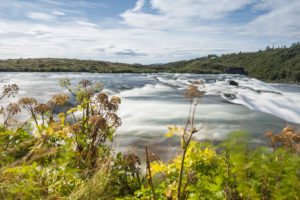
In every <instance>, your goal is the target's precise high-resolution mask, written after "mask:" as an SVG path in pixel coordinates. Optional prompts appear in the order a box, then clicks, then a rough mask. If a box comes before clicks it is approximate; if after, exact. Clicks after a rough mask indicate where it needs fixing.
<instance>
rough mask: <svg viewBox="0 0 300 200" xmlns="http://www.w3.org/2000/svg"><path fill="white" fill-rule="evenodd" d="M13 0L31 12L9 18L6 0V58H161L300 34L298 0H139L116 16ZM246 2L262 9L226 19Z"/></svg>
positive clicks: (0, 31) (0, 49) (0, 25)
mask: <svg viewBox="0 0 300 200" xmlns="http://www.w3.org/2000/svg"><path fill="white" fill-rule="evenodd" d="M12 1H14V4H16V5H18V6H17V8H16V9H15V13H16V16H22V17H23V16H28V17H29V18H30V19H25V20H15V19H8V18H3V17H1V11H5V10H7V9H9V8H10V6H7V5H6V6H5V9H2V10H1V5H0V44H1V46H0V58H19V57H23V58H28V57H34V58H38V57H66V58H80V59H97V60H109V61H118V62H128V63H137V62H140V63H161V62H168V61H176V60H182V59H190V58H195V57H200V56H204V55H207V54H213V53H214V54H225V53H231V52H238V51H255V50H258V49H260V48H264V47H265V46H266V45H269V44H270V40H269V39H265V38H263V40H262V39H261V36H263V37H264V36H266V35H269V36H272V37H273V36H278V35H280V36H285V38H286V37H287V36H288V37H293V38H299V35H300V34H299V30H300V27H299V22H298V21H297V19H299V18H300V17H299V12H297V10H300V8H299V6H298V5H299V3H298V2H297V1H296V0H286V1H288V3H287V4H286V5H285V4H284V3H283V2H284V0H219V1H218V0H176V1H174V0H137V2H136V5H135V6H134V7H132V8H131V9H128V10H126V11H124V12H123V13H121V14H120V16H121V17H122V18H121V20H120V18H118V17H117V16H116V17H113V18H111V20H107V18H105V19H103V18H101V19H99V20H93V19H91V18H89V17H88V16H89V13H86V12H88V9H89V8H88V7H85V8H84V9H71V8H70V7H67V5H66V1H63V3H64V5H61V4H60V3H59V1H53V0H40V2H43V3H41V5H40V4H37V5H35V4H34V5H31V6H30V7H29V6H25V7H26V9H22V10H21V9H20V7H22V6H20V4H18V3H16V0H12ZM269 1H272V3H269ZM7 2H8V1H7ZM80 2H81V3H83V1H80ZM56 3H57V4H56ZM77 3H78V4H79V2H77ZM45 4H46V5H47V6H46V7H45ZM149 5H150V7H149ZM56 6H58V7H56ZM60 6H62V7H60ZM65 6H66V7H65ZM72 6H74V5H72ZM85 6H92V5H90V4H89V5H85ZM246 6H247V8H248V7H251V8H252V10H251V11H253V12H257V13H259V15H258V16H257V17H254V19H253V20H252V21H248V22H247V23H245V22H243V23H244V24H242V25H241V24H239V25H236V24H233V23H230V22H228V21H226V20H228V18H226V17H228V15H229V14H231V13H232V12H236V11H237V10H240V9H245V7H246ZM72 8H73V7H72ZM78 8H81V7H80V6H79V7H78ZM92 9H94V7H93V8H92ZM37 10H38V12H36V11H37ZM62 11H63V12H62ZM20 13H21V14H20ZM48 13H50V14H48ZM66 13H67V14H66ZM261 13H263V14H261ZM63 14H65V16H63ZM2 16H4V15H2ZM62 16H63V17H62ZM93 18H94V19H95V17H93ZM32 19H34V20H32ZM36 20H39V21H36ZM105 20H107V22H105ZM120 23H122V24H121V25H120ZM239 33H242V34H243V35H238V34H239ZM253 35H254V36H257V38H255V37H253ZM272 37H270V38H272ZM289 41H290V40H289ZM280 44H282V43H280ZM284 44H286V43H284Z"/></svg>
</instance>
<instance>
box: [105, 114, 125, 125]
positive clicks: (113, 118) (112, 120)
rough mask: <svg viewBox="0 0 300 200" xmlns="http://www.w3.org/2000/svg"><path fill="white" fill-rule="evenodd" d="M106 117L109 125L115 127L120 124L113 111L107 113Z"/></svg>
mask: <svg viewBox="0 0 300 200" xmlns="http://www.w3.org/2000/svg"><path fill="white" fill-rule="evenodd" d="M107 119H108V121H109V122H110V124H111V126H113V127H115V128H117V127H119V126H121V125H122V121H121V119H120V118H119V117H118V115H116V114H115V113H110V114H108V115H107Z"/></svg>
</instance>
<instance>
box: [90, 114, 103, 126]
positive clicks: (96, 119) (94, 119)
mask: <svg viewBox="0 0 300 200" xmlns="http://www.w3.org/2000/svg"><path fill="white" fill-rule="evenodd" d="M89 124H90V125H91V126H93V127H94V128H96V129H104V128H105V127H106V119H105V118H103V117H102V115H93V116H91V117H90V118H89Z"/></svg>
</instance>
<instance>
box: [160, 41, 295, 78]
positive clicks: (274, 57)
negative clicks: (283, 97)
mask: <svg viewBox="0 0 300 200" xmlns="http://www.w3.org/2000/svg"><path fill="white" fill-rule="evenodd" d="M164 70H166V71H168V72H179V73H181V72H189V73H208V74H211V73H212V74H216V73H234V74H235V73H239V74H246V75H248V76H250V77H253V78H257V79H260V80H264V81H269V82H270V81H284V82H299V81H300V44H299V42H298V43H295V44H292V45H291V47H289V48H286V47H284V48H275V49H274V48H268V47H267V48H266V50H264V51H258V52H255V53H241V52H240V53H237V54H236V53H233V54H227V55H222V56H215V55H209V56H207V57H203V58H199V59H194V60H189V61H180V62H174V63H168V64H166V65H164Z"/></svg>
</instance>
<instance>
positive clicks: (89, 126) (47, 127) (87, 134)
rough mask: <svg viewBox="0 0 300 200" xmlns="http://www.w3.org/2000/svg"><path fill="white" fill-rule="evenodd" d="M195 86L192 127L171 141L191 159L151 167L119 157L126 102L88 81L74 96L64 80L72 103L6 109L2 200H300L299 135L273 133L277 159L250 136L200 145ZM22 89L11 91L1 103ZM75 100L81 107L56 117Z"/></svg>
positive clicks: (0, 131)
mask: <svg viewBox="0 0 300 200" xmlns="http://www.w3.org/2000/svg"><path fill="white" fill-rule="evenodd" d="M195 84H196V83H193V84H192V85H191V86H190V87H189V88H188V90H187V91H186V93H185V96H186V97H188V98H193V99H194V101H192V102H193V104H192V106H191V112H190V116H189V118H188V120H187V124H186V127H177V126H174V127H169V130H170V132H169V133H167V134H166V136H167V137H171V136H173V135H175V136H174V137H178V139H180V140H181V149H182V152H183V153H182V154H181V155H179V156H178V157H176V158H175V159H173V160H170V161H167V162H164V161H161V160H159V158H158V157H157V156H155V155H153V154H151V153H152V152H149V153H148V154H147V156H146V157H147V159H146V161H147V162H146V163H148V164H147V165H146V167H145V166H144V165H143V162H141V160H140V158H139V157H137V156H136V155H135V154H134V153H131V154H126V155H122V154H121V153H116V152H114V150H113V149H111V145H110V144H111V143H112V142H113V139H114V134H115V131H116V129H117V128H118V127H119V126H120V125H121V120H120V118H119V117H118V116H117V113H116V112H117V110H118V105H119V104H120V103H121V100H120V99H119V98H118V97H109V96H107V95H106V94H105V93H103V92H101V90H102V86H101V84H100V83H92V82H90V81H88V80H82V81H80V82H79V83H78V85H77V86H76V87H75V89H73V87H72V86H71V84H70V80H68V79H62V80H61V81H60V85H61V86H62V87H65V88H66V89H67V90H68V92H69V95H66V94H56V95H53V97H52V98H51V99H50V100H49V102H47V103H39V102H37V101H36V100H35V99H34V98H32V97H29V98H22V99H20V100H19V101H18V103H10V104H8V106H7V107H6V108H1V109H0V111H1V114H2V115H3V124H2V125H1V127H0V155H1V156H0V199H80V200H81V199H134V200H137V199H145V200H146V199H169V200H170V199H299V198H300V191H299V188H300V180H299V179H300V167H299V166H300V157H299V149H298V148H299V138H300V136H299V134H298V133H296V132H295V131H294V129H293V128H292V127H287V128H285V129H283V131H282V133H280V134H277V135H276V134H274V133H273V132H267V133H266V137H267V139H268V141H270V144H271V146H272V147H273V151H272V149H270V148H257V149H253V148H251V147H250V146H249V139H250V138H249V137H248V136H247V134H246V133H244V132H235V133H232V134H231V135H230V136H229V137H228V139H227V140H226V141H224V142H223V143H221V144H219V145H211V144H207V143H198V142H195V141H193V140H192V135H193V134H201V132H199V131H200V129H201V128H199V127H198V128H197V127H195V126H194V124H193V121H194V110H195V106H196V105H197V98H199V97H200V94H201V93H200V92H199V90H198V88H199V87H198V86H196V85H195ZM199 84H200V85H201V83H199ZM7 88H11V89H7ZM16 88H17V87H16V86H15V85H13V86H12V85H10V86H5V88H4V91H3V95H2V98H1V99H3V98H8V97H10V96H12V95H14V94H16V93H17V91H18V90H17V89H16ZM1 99H0V100H1ZM70 99H74V100H76V101H77V105H76V106H74V107H72V108H70V109H69V110H68V111H67V112H65V113H59V114H57V115H56V112H55V110H56V108H57V107H59V106H62V105H64V104H66V103H67V102H68V101H69V100H70ZM21 109H24V111H27V112H28V113H29V115H30V116H31V119H30V120H29V121H27V122H25V123H21V122H17V121H16V120H15V116H16V115H17V114H18V113H19V112H20V111H21ZM146 149H147V148H146ZM145 168H147V170H144V169H145ZM144 172H146V173H144Z"/></svg>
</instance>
